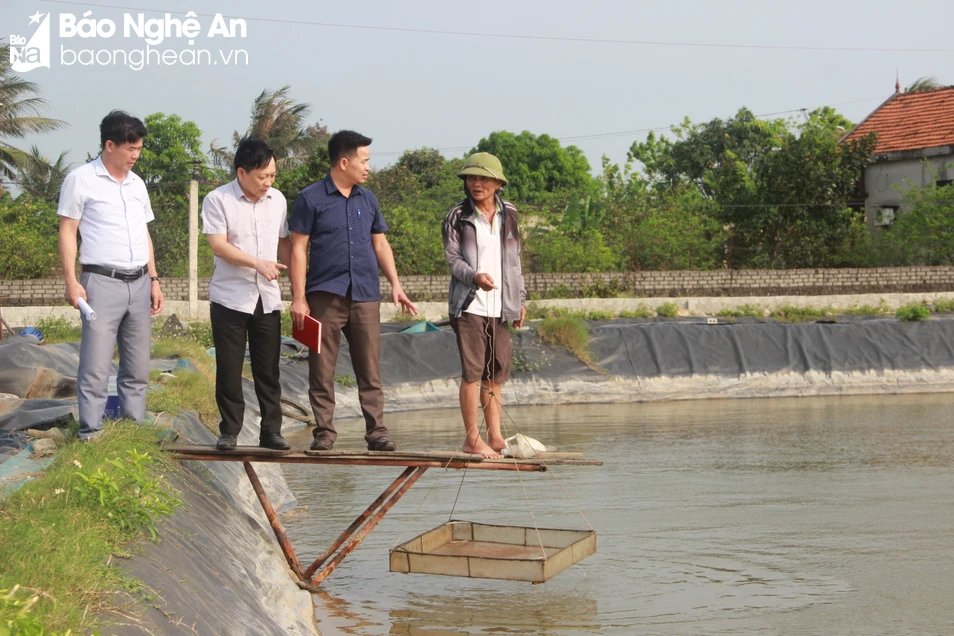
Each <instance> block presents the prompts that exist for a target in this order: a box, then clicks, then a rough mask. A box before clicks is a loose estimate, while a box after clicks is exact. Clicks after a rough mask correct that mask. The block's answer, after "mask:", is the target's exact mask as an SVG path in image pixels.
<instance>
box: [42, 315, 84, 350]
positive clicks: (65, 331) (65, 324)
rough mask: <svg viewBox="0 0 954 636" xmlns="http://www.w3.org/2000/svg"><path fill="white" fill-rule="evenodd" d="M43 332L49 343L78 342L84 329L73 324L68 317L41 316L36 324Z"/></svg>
mask: <svg viewBox="0 0 954 636" xmlns="http://www.w3.org/2000/svg"><path fill="white" fill-rule="evenodd" d="M34 327H35V328H36V329H39V330H40V333H42V334H43V339H44V340H46V342H47V344H57V343H60V342H78V341H79V339H80V335H82V332H83V330H82V329H81V328H80V327H79V326H73V325H71V324H70V322H69V321H68V320H67V319H66V318H40V319H39V320H37V321H36V325H34Z"/></svg>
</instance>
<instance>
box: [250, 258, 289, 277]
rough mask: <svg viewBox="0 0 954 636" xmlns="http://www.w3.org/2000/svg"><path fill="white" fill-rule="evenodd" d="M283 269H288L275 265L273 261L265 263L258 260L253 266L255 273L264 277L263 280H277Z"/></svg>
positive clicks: (279, 264)
mask: <svg viewBox="0 0 954 636" xmlns="http://www.w3.org/2000/svg"><path fill="white" fill-rule="evenodd" d="M283 269H288V268H287V267H286V266H285V265H282V264H281V263H276V262H274V261H266V260H262V259H258V262H257V263H256V264H255V271H256V272H258V273H259V274H261V275H262V276H264V277H265V280H269V281H271V280H275V279H277V278H278V277H279V276H280V275H281V273H282V270H283Z"/></svg>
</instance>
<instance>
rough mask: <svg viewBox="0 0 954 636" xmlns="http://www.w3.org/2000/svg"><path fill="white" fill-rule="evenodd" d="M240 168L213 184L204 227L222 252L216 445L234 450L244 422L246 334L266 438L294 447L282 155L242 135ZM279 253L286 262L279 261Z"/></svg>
mask: <svg viewBox="0 0 954 636" xmlns="http://www.w3.org/2000/svg"><path fill="white" fill-rule="evenodd" d="M235 172H236V178H235V180H234V181H232V182H230V183H227V184H225V185H224V186H221V187H219V188H217V189H215V190H213V191H212V192H210V193H209V194H208V195H206V197H205V200H204V201H203V202H202V232H203V233H204V234H205V236H206V238H208V239H209V245H210V246H211V247H212V253H213V254H214V255H215V272H214V273H213V274H212V280H211V282H210V283H209V301H211V302H210V307H209V313H210V316H211V319H212V339H213V341H214V343H215V366H216V371H215V400H216V403H217V404H218V407H219V415H220V416H221V418H222V420H221V422H220V423H219V432H220V434H221V436H220V437H219V439H218V442H217V443H216V448H217V449H218V450H222V451H228V450H234V449H235V446H236V444H237V443H238V441H237V440H238V435H239V432H241V430H242V423H243V421H244V419H245V395H244V393H243V391H242V365H243V364H244V362H245V345H246V342H247V343H248V350H249V355H250V357H251V359H252V378H253V380H254V383H255V395H256V397H258V406H259V409H260V411H261V416H262V419H261V430H260V433H259V446H262V447H264V448H271V449H274V450H288V448H289V444H288V442H287V441H286V440H285V438H284V437H282V433H281V428H282V405H281V397H282V393H281V385H280V384H279V371H278V362H279V359H280V358H281V328H282V321H281V311H282V295H281V289H280V288H279V286H278V277H279V275H280V274H281V271H282V270H283V269H286V266H287V264H288V263H289V260H290V257H291V240H290V239H289V238H288V221H287V219H286V213H287V208H286V204H285V197H284V196H283V195H282V193H281V192H279V191H278V190H276V189H274V188H273V187H272V183H274V181H275V174H276V170H275V156H274V152H273V151H272V149H271V148H270V147H269V146H268V144H266V143H265V142H264V141H259V140H256V139H245V140H242V142H241V143H239V146H238V148H237V149H236V151H235ZM276 255H277V257H278V260H279V261H281V262H276V260H275V259H276ZM282 263H284V264H282Z"/></svg>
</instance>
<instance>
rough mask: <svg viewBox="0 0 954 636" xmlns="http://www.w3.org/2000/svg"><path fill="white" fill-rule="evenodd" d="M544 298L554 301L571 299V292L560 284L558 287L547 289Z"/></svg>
mask: <svg viewBox="0 0 954 636" xmlns="http://www.w3.org/2000/svg"><path fill="white" fill-rule="evenodd" d="M546 297H547V298H555V299H562V298H573V290H572V289H570V288H569V287H568V286H567V285H565V284H564V283H560V284H559V285H554V286H553V287H550V288H548V289H547V292H546Z"/></svg>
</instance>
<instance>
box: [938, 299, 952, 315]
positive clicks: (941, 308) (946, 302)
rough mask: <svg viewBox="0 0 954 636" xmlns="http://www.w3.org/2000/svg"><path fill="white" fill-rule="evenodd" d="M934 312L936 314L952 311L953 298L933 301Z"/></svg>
mask: <svg viewBox="0 0 954 636" xmlns="http://www.w3.org/2000/svg"><path fill="white" fill-rule="evenodd" d="M934 311H936V312H938V313H948V312H952V311H954V298H938V299H937V300H935V301H934Z"/></svg>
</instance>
